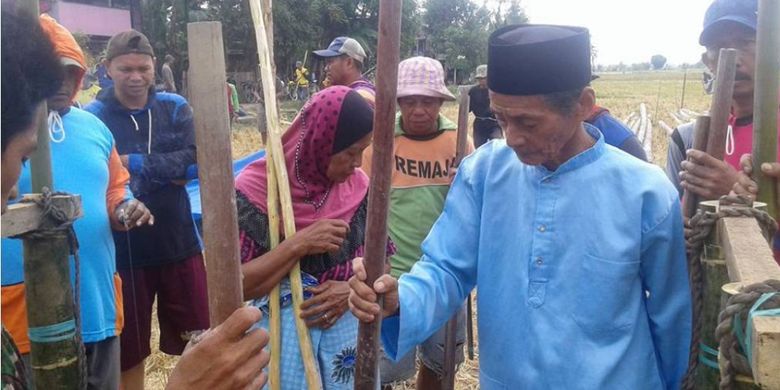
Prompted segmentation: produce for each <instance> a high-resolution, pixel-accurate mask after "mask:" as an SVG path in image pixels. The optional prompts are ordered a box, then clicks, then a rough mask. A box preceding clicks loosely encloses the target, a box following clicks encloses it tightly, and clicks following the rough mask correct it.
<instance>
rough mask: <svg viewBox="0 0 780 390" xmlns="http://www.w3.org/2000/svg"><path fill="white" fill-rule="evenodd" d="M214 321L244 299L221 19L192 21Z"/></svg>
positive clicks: (193, 85)
mask: <svg viewBox="0 0 780 390" xmlns="http://www.w3.org/2000/svg"><path fill="white" fill-rule="evenodd" d="M187 36H188V38H187V44H188V51H189V56H190V73H189V74H190V85H189V86H190V92H191V93H190V96H191V97H192V99H191V102H192V107H193V116H194V123H195V141H196V144H197V155H198V178H199V179H200V188H201V190H200V198H201V204H203V245H204V247H205V248H204V257H205V260H206V280H207V285H208V295H209V320H210V323H211V327H215V326H217V325H219V324H221V323H222V322H223V321H224V320H225V319H227V318H228V317H229V316H230V314H232V313H233V312H234V311H235V310H236V309H238V308H240V307H241V306H242V305H243V302H244V295H243V288H242V282H241V257H240V256H241V253H240V249H239V242H238V217H237V215H236V193H235V190H234V188H235V185H234V182H233V165H232V164H233V160H232V158H231V156H232V151H231V144H230V138H231V137H230V118H229V115H228V112H227V107H228V102H227V94H226V92H225V54H224V49H223V47H222V24H221V23H219V22H196V23H189V24H188V25H187Z"/></svg>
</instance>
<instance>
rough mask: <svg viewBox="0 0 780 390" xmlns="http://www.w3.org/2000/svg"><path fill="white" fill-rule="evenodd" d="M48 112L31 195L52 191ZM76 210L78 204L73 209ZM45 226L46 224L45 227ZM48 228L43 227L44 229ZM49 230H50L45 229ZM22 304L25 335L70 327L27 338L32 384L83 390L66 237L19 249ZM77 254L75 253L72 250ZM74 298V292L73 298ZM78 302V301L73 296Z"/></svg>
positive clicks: (40, 115)
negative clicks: (57, 335) (64, 332)
mask: <svg viewBox="0 0 780 390" xmlns="http://www.w3.org/2000/svg"><path fill="white" fill-rule="evenodd" d="M16 6H17V11H18V12H20V13H24V14H26V15H30V16H32V17H34V18H35V19H34V20H35V22H38V15H39V7H38V0H24V1H17V3H16ZM47 114H48V109H47V107H46V102H42V103H41V105H40V107H39V109H38V112H37V113H36V116H35V118H36V123H37V124H38V130H37V136H38V147H37V150H36V151H35V153H33V154H32V156H30V173H31V179H32V191H33V192H34V193H42V192H44V191H45V189H49V190H53V187H54V186H53V180H52V170H51V145H50V143H49V129H48V123H47V120H46V118H47ZM77 206H78V207H80V203H78V204H77ZM47 222H48V221H47ZM45 226H46V223H42V226H41V227H42V228H44V227H45ZM49 227H50V226H49ZM23 248H24V249H23V258H24V266H23V267H24V281H25V299H26V302H27V321H28V329H30V330H31V332H32V331H33V330H35V329H38V330H41V329H51V327H52V326H57V325H63V324H67V323H69V322H70V321H73V322H74V323H75V324H76V325H75V331H74V332H73V333H72V334H71V335H69V336H68V337H64V336H63V337H61V339H60V340H57V341H51V339H50V340H49V341H47V340H41V339H39V340H38V341H36V340H33V336H31V337H30V339H31V340H30V363H31V366H32V380H33V384H34V386H35V387H36V388H39V389H46V390H52V389H73V388H83V387H85V386H86V381H85V380H84V379H85V375H86V373H85V372H83V370H82V367H83V364H82V363H83V361H84V348H83V345H81V334H80V332H81V327H80V326H79V325H80V324H79V322H80V321H79V318H78V317H77V316H76V315H75V314H76V313H77V310H78V309H77V307H76V305H78V304H79V303H78V299H74V288H73V286H72V284H71V274H70V257H69V254H70V252H71V247H70V244H69V242H68V236H67V234H65V232H62V234H57V235H54V236H51V237H46V238H25V239H24V243H23ZM73 249H76V248H73ZM77 293H78V292H77ZM75 296H76V297H77V296H78V295H75Z"/></svg>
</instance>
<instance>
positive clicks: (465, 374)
mask: <svg viewBox="0 0 780 390" xmlns="http://www.w3.org/2000/svg"><path fill="white" fill-rule="evenodd" d="M701 78H702V74H701V71H697V70H692V71H689V72H688V74H687V77H686V76H685V75H684V73H682V72H679V71H662V72H641V73H627V74H606V75H602V76H601V77H600V78H599V79H597V80H596V81H594V83H593V87H594V89H595V90H596V96H597V101H598V104H599V105H601V106H603V107H606V108H608V109H609V110H610V111H611V112H612V114H613V115H614V116H616V117H617V118H620V119H625V118H626V117H628V116H629V114H631V112H634V111H637V112H638V111H639V105H640V104H641V103H645V105H646V107H647V110H648V114H649V115H650V116H651V119H652V121H653V124H654V126H653V127H654V133H653V137H654V138H653V155H654V156H655V161H654V163H656V164H658V165H661V166H663V165H664V164H665V160H666V149H667V145H668V140H667V135H666V132H665V131H664V130H663V129H662V128H661V127H660V126H658V124H657V121H658V120H662V121H664V122H666V123H667V124H669V125H671V126H674V125H675V121H674V119H673V118H672V117H671V115H670V112H675V111H677V110H678V109H680V103H681V101H682V93H683V79H687V81H686V83H685V97H684V106H685V108H688V109H690V110H693V111H697V112H701V111H705V110H706V109H707V108H708V107H709V102H710V97H709V96H707V95H706V94H705V93H704V90H703V88H702V82H701ZM295 108H296V104H295V103H293V102H285V103H283V104H282V110H283V117H284V118H283V119H285V120H291V119H292V116H293V113H294V111H295ZM457 110H458V108H457V105H456V104H455V103H447V104H446V105H445V106H444V108H443V113H444V114H445V115H446V116H448V117H449V118H451V119H453V120H455V119H456V118H457ZM469 123H471V120H470V121H469ZM233 130H234V131H233V156H234V157H235V158H240V157H243V156H246V155H247V154H249V153H252V152H253V151H256V150H258V149H260V148H261V147H262V141H261V139H260V136H259V134H258V132H257V130H256V128H255V126H254V125H242V124H239V125H235V126H234V129H233ZM475 307H476V306H475ZM157 337H158V333H157V326H156V323H155V324H154V330H153V334H152V338H153V340H152V350H153V351H154V352H153V354H152V356H151V357H149V359H147V361H146V371H147V379H146V387H147V388H148V389H153V390H156V389H163V388H164V387H165V383H166V382H167V377H168V373H169V372H170V371H171V369H173V366H174V365H175V364H176V358H175V357H170V356H167V355H164V354H162V353H160V352H158V351H157ZM475 338H476V335H475ZM476 356H477V358H476V359H475V360H474V361H469V360H468V359H467V360H466V363H465V364H464V366H463V367H462V368H461V369H460V371H459V372H458V376H457V377H456V386H455V388H456V389H457V390H469V389H478V388H479V381H478V374H479V362H478V356H479V354H478V350H477V351H476ZM396 388H397V389H413V388H414V383H413V382H412V381H410V382H409V383H405V384H399V385H397V386H396Z"/></svg>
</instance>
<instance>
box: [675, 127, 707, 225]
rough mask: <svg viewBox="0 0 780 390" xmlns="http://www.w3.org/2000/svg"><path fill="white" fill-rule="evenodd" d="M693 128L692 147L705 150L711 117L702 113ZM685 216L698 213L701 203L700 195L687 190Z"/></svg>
mask: <svg viewBox="0 0 780 390" xmlns="http://www.w3.org/2000/svg"><path fill="white" fill-rule="evenodd" d="M694 126H695V127H694V129H693V147H692V148H691V149H695V150H703V149H704V148H705V147H706V146H707V130H708V129H709V128H710V117H709V116H706V115H701V116H699V117H698V118H696V124H695V125H694ZM682 202H683V216H685V217H686V218H690V217H692V216H693V215H694V214H696V208H697V207H698V205H699V197H698V196H697V195H696V194H694V193H693V192H690V191H688V190H685V192H684V193H683V201H682Z"/></svg>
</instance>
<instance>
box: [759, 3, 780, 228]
mask: <svg viewBox="0 0 780 390" xmlns="http://www.w3.org/2000/svg"><path fill="white" fill-rule="evenodd" d="M778 47H780V1H778V0H760V1H759V2H758V31H757V34H756V75H755V82H756V84H755V94H754V99H753V102H754V106H753V107H754V110H753V113H754V121H753V172H754V176H755V177H754V178H755V180H756V182H757V183H758V197H757V199H758V200H759V201H761V202H765V203H766V204H767V211H768V212H769V215H771V216H773V217H777V187H776V185H775V183H776V181H775V180H773V179H769V178H767V177H766V176H764V175H763V174H761V173H760V172H761V164H763V163H765V162H775V161H777V107H778V96H777V91H778V90H780V56H779V55H778V50H777V48H778Z"/></svg>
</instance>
